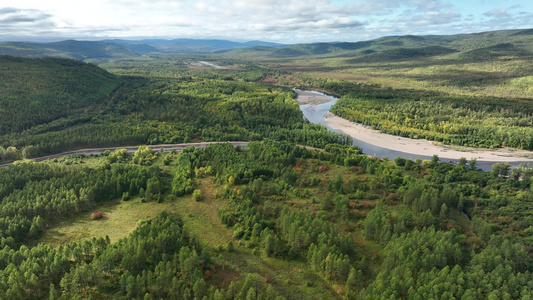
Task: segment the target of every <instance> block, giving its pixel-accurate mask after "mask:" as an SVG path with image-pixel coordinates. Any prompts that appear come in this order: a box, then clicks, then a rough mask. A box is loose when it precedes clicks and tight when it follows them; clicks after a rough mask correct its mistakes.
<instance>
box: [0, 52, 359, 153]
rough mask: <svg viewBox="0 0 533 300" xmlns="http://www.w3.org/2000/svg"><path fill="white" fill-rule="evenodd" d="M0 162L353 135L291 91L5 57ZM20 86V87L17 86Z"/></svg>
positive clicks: (204, 76)
mask: <svg viewBox="0 0 533 300" xmlns="http://www.w3.org/2000/svg"><path fill="white" fill-rule="evenodd" d="M3 59H4V60H5V61H6V62H8V63H7V64H6V66H5V67H4V69H3V70H4V71H3V73H4V74H5V75H4V77H5V79H6V82H7V83H6V85H5V86H4V89H3V93H4V94H5V95H6V97H5V98H3V100H2V101H3V102H4V103H5V105H4V106H2V109H3V110H2V120H1V121H0V122H2V131H1V132H0V136H1V137H2V139H1V140H0V147H1V148H0V155H1V156H0V160H2V159H3V160H6V161H7V160H13V159H18V158H22V157H35V156H42V155H46V154H52V153H57V152H62V151H65V150H71V149H76V148H78V149H79V148H86V147H105V146H120V145H124V146H126V145H139V144H160V143H184V142H191V141H228V140H262V139H266V138H268V139H273V140H288V141H292V142H295V143H300V144H305V145H310V146H319V147H323V146H325V145H326V144H328V143H349V142H350V138H349V137H347V136H344V135H340V134H337V133H332V132H329V131H327V129H326V128H325V127H322V126H319V125H316V124H310V123H309V122H307V121H306V120H304V118H303V116H302V113H301V111H300V109H299V107H298V104H297V102H296V100H295V99H294V92H293V91H292V90H290V89H288V88H282V87H273V86H270V85H264V84H258V83H249V82H240V81H234V80H232V78H231V77H230V78H225V79H228V80H224V79H211V78H218V74H215V73H213V72H203V73H198V74H197V75H196V76H195V77H192V76H180V77H179V78H177V79H174V78H156V79H148V78H139V77H123V78H118V77H116V76H113V75H111V74H109V73H107V72H105V71H104V70H102V69H100V68H98V67H96V66H93V65H88V64H84V63H80V62H76V61H72V60H65V59H51V58H45V59H22V58H12V57H4V58H3ZM19 82H20V84H19Z"/></svg>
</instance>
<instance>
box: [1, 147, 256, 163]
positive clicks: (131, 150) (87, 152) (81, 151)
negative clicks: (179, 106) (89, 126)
mask: <svg viewBox="0 0 533 300" xmlns="http://www.w3.org/2000/svg"><path fill="white" fill-rule="evenodd" d="M220 143H229V144H232V145H233V146H234V147H237V146H241V147H244V146H247V145H248V142H244V141H237V142H200V143H184V144H162V145H146V147H148V148H150V149H153V150H163V152H169V151H172V150H176V151H177V150H183V149H184V148H187V147H190V146H193V147H195V148H205V147H207V146H209V145H211V144H220ZM116 149H126V150H127V151H128V153H134V152H135V151H137V149H139V146H117V147H106V148H89V149H79V150H72V151H66V152H61V153H57V154H53V155H47V156H41V157H34V158H30V159H31V160H33V161H43V160H47V159H54V158H59V157H63V156H68V155H72V154H85V155H91V154H102V153H104V152H105V151H106V150H110V151H114V150H116ZM12 164H13V162H9V163H5V164H1V165H0V168H4V167H8V166H10V165H12Z"/></svg>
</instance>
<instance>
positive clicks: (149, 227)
mask: <svg viewBox="0 0 533 300" xmlns="http://www.w3.org/2000/svg"><path fill="white" fill-rule="evenodd" d="M520 32H521V31H516V32H504V33H498V34H494V36H495V38H494V39H496V40H497V39H501V38H502V36H509V35H512V34H514V38H513V39H509V41H510V43H518V42H519V41H521V42H522V43H524V44H525V41H526V40H527V39H526V38H527V35H525V33H524V32H522V33H521V34H520V35H518V34H517V33H520ZM524 37H525V38H524ZM478 38H479V41H480V42H479V45H481V44H482V43H481V41H486V43H487V44H488V45H489V46H487V47H491V45H490V43H491V42H490V41H491V40H490V38H488V37H483V36H479V37H478ZM391 39H393V40H395V39H394V38H391ZM397 40H400V41H402V42H403V43H407V41H408V40H409V41H410V40H415V41H416V40H418V42H419V41H420V39H414V38H409V39H407V38H405V39H402V38H397V39H396V42H398V41H397ZM429 40H430V39H429V38H426V40H425V43H429V42H430V41H429ZM465 40H466V38H465ZM487 41H488V42H487ZM384 42H387V41H385V40H381V41H379V40H378V41H374V44H372V43H369V44H367V47H371V48H372V49H374V50H373V51H375V52H370V51H367V52H364V53H363V51H366V50H372V49H366V48H364V49H363V48H361V51H359V52H357V51H356V52H357V55H359V56H362V57H363V56H364V57H366V58H365V59H362V58H359V59H358V60H354V57H353V53H352V52H354V49H344V50H342V51H347V52H344V53H342V52H337V53H334V52H333V51H330V50H331V49H332V48H331V49H330V48H328V47H334V46H328V47H326V46H323V47H322V46H321V47H319V46H316V45H315V46H313V45H310V46H305V45H304V46H301V45H300V46H291V47H292V48H290V47H289V48H286V49H292V50H294V47H296V49H299V51H303V50H305V49H307V50H309V49H315V50H317V49H318V50H320V49H330V50H328V51H330V52H328V51H326V52H324V53H322V54H317V53H311V55H308V54H306V53H305V51H307V50H305V51H303V52H302V53H299V54H298V55H295V53H296V52H291V51H292V50H291V51H288V50H283V51H285V52H281V53H282V54H283V53H285V54H283V55H284V56H283V55H280V54H279V53H277V54H276V55H271V54H270V56H269V55H266V54H265V55H264V56H263V57H259V58H258V59H254V60H253V61H252V58H250V61H246V62H245V61H243V58H247V56H246V55H245V53H246V51H252V52H253V51H256V52H257V50H258V49H257V48H254V49H248V50H234V51H239V52H238V53H240V54H242V57H241V58H240V59H236V58H235V57H232V54H231V52H226V53H219V54H209V55H200V54H193V55H191V54H188V55H186V56H185V55H175V54H157V55H150V56H149V57H141V58H128V59H124V60H120V59H116V60H114V61H113V62H110V61H106V60H94V62H97V63H99V64H100V65H101V66H102V67H105V68H106V69H107V70H110V71H111V72H112V73H113V74H111V73H108V72H106V71H104V70H102V69H100V68H98V67H96V66H94V65H91V64H87V63H81V62H77V61H73V60H65V59H58V58H45V59H22V58H13V57H8V56H1V57H0V60H2V64H1V68H0V76H1V77H2V82H6V83H7V84H5V85H2V86H0V95H2V96H1V97H0V99H1V100H0V101H2V106H1V110H0V115H1V119H0V120H1V121H0V122H1V126H0V134H1V135H2V138H1V139H0V143H1V144H0V146H1V147H0V155H1V156H0V159H2V160H3V161H11V160H17V159H21V158H31V157H34V156H40V155H44V154H50V153H57V152H60V151H65V150H69V149H76V148H82V147H93V146H94V147H96V146H121V145H124V146H126V145H134V144H159V143H179V142H189V141H191V142H192V141H221V142H224V141H228V140H246V141H250V143H249V144H248V146H246V147H244V148H241V147H233V146H232V145H230V144H228V143H220V144H214V145H210V146H208V147H207V148H205V149H195V148H192V147H191V148H187V149H185V150H182V151H180V152H168V153H163V152H159V151H153V150H151V149H149V148H147V147H142V146H141V147H139V149H138V150H137V151H136V152H135V153H133V154H128V153H127V152H126V150H125V149H118V150H116V151H113V152H111V151H107V152H105V153H104V154H102V155H98V156H94V155H93V156H85V155H80V154H77V155H74V156H68V157H63V158H57V159H53V160H48V161H43V162H39V163H35V162H32V161H31V160H19V161H16V162H15V164H14V165H13V166H10V167H6V168H0V199H1V202H0V274H1V275H0V295H2V297H5V298H7V299H44V298H48V299H94V298H99V299H132V298H134V299H160V298H164V299H167V298H168V299H217V300H218V299H302V298H304V299H530V298H531V297H532V295H531V291H532V290H533V279H532V276H531V272H532V271H533V216H532V211H533V209H532V208H533V184H532V179H533V166H531V165H528V164H523V165H521V166H520V167H519V168H513V169H511V168H510V167H509V165H508V164H506V163H499V164H495V165H494V166H493V169H492V171H491V172H484V171H481V170H478V169H477V167H476V161H475V160H472V161H466V160H465V159H461V160H460V161H459V163H458V164H456V165H453V164H450V163H446V162H441V161H439V159H438V157H437V156H434V157H433V159H432V160H430V161H420V160H409V159H402V158H397V159H394V160H388V159H386V158H384V159H378V158H374V157H368V156H366V155H363V154H361V153H360V150H361V149H359V148H357V147H356V146H351V145H350V144H351V140H350V139H349V138H348V137H346V136H343V135H338V134H335V133H331V132H328V131H327V130H326V129H325V128H324V127H321V126H319V125H313V124H310V123H309V122H307V121H305V120H304V119H303V117H302V114H301V112H300V110H299V108H298V105H297V103H296V101H295V100H294V94H293V92H292V90H290V89H288V88H284V87H279V86H272V85H270V84H268V82H277V83H280V84H294V85H298V86H301V87H306V86H307V87H315V88H319V89H322V90H325V91H328V92H330V93H334V94H337V95H340V96H344V98H343V99H341V100H339V101H338V104H337V106H335V107H333V109H334V110H335V109H336V110H337V111H338V113H339V114H342V113H344V114H345V117H347V118H348V117H353V118H354V119H356V118H360V121H361V122H364V123H366V124H368V125H372V126H374V127H376V128H380V129H382V130H390V132H393V133H396V134H400V135H406V136H414V135H418V136H419V137H422V136H423V137H425V138H434V139H436V140H442V141H445V142H450V143H458V144H464V145H477V146H486V147H501V146H509V144H511V143H516V144H513V146H514V147H518V148H524V149H528V147H530V146H531V145H528V144H527V143H526V142H527V140H526V139H523V140H524V141H526V142H524V141H522V140H521V139H520V138H518V136H521V135H523V136H524V137H527V134H528V132H527V126H526V125H527V124H529V123H528V122H530V117H529V115H528V114H529V110H528V109H529V106H528V101H529V98H528V97H527V92H525V93H524V92H523V91H520V89H519V88H517V87H516V86H513V85H511V84H507V83H505V84H504V85H502V87H501V88H500V89H498V90H497V91H499V92H497V93H495V94H494V96H493V97H488V96H487V93H488V92H487V91H488V90H489V89H490V87H489V86H490V84H488V85H483V84H481V85H480V89H479V90H477V91H474V92H472V91H468V90H467V89H463V88H461V86H459V85H454V84H452V85H450V86H455V87H456V89H455V88H454V89H451V90H450V89H448V88H446V87H444V86H443V85H439V84H438V82H439V80H440V79H435V80H434V81H432V82H433V83H432V85H431V86H430V85H427V86H426V85H424V84H422V83H421V82H417V81H410V80H407V81H403V82H404V83H406V82H407V83H409V85H410V86H408V87H409V88H410V89H398V87H397V86H394V85H395V84H398V83H397V82H396V83H395V81H394V80H392V78H394V77H395V75H393V74H394V73H395V72H396V71H398V72H401V71H400V70H401V69H402V68H404V67H406V65H408V64H409V63H412V62H413V60H409V57H404V58H403V59H401V60H398V62H397V64H392V66H393V67H391V68H389V69H388V70H387V69H384V68H379V67H378V66H377V65H376V64H377V62H376V61H371V59H370V58H372V57H374V56H378V57H381V58H383V57H384V56H383V55H382V54H383V53H381V54H380V51H385V50H387V48H386V47H385V48H380V47H378V46H379V45H381V44H383V43H384ZM388 42H391V43H389V46H390V47H396V46H394V43H392V40H388ZM409 43H411V42H409ZM412 43H414V42H412ZM441 43H444V42H442V41H441ZM450 43H451V44H455V45H458V44H460V45H463V46H462V47H463V48H460V47H459V48H457V49H455V50H454V51H452V52H453V53H452V52H450V51H444V50H443V49H440V50H439V51H436V50H435V49H434V51H432V52H431V53H433V54H434V55H429V56H428V55H426V56H418V58H417V60H419V61H420V62H421V65H420V68H422V69H424V68H430V66H429V65H430V63H431V62H432V61H434V60H436V59H441V58H442V57H443V56H444V57H445V56H446V55H457V57H458V59H459V58H460V59H470V60H472V61H475V60H479V57H480V56H479V55H474V54H472V55H471V56H468V55H462V53H467V52H469V51H472V49H467V48H464V47H467V45H470V43H467V42H464V41H463V42H461V40H460V39H456V40H453V39H451V40H450ZM396 44H398V43H396ZM403 45H406V44H403ZM409 45H411V46H412V47H415V46H414V44H409ZM517 45H518V44H517ZM348 46H349V45H344V46H343V45H340V46H336V47H345V48H346V47H348ZM359 46H361V44H360V45H359ZM382 46H383V47H384V46H386V45H385V44H383V45H382ZM298 47H299V48H298ZM350 47H355V46H353V45H352V46H350ZM516 47H518V48H520V47H522V46H516ZM504 48H505V47H500V48H498V49H500V50H501V49H504ZM510 48H512V47H507V48H505V49H507V50H509V49H510ZM261 49H262V48H261ZM505 49H504V50H505ZM318 50H317V51H318ZM355 50H357V49H355ZM389 50H390V49H389ZM426 50H427V49H426ZM437 50H438V49H437ZM507 50H505V51H507ZM261 51H263V50H261ZM275 51H282V50H280V49H277V50H275ZM320 51H322V50H320ZM339 51H340V50H339ZM350 51H351V52H350ZM513 51H514V50H513ZM513 51H511V52H513ZM348 52H350V53H352V54H351V56H346V57H345V56H343V55H346V53H348ZM422 52H423V51H422ZM426 52H427V51H426ZM426 52H424V53H426ZM478 52H479V51H478ZM519 52H520V51H514V52H513V53H514V54H513V55H515V56H516V57H517V59H522V58H524V57H527V55H528V54H527V53H525V52H520V53H519ZM248 53H251V52H248ZM373 53H377V54H373ZM386 53H388V55H392V57H393V58H394V57H396V58H398V55H400V54H402V53H403V54H402V55H404V56H405V53H409V52H405V51H398V50H395V51H389V52H386ZM395 53H396V54H395ZM415 53H419V52H415ZM491 53H492V52H491ZM378 54H380V55H381V56H379V55H378ZM393 54H394V55H393ZM306 55H307V56H309V57H306ZM367 55H369V56H367ZM334 56H336V57H334ZM421 57H422V58H423V59H422V58H421ZM520 57H521V58H520ZM381 58H380V59H381ZM389 58H390V57H389ZM200 59H202V60H204V59H217V62H218V63H220V64H224V65H225V66H227V68H226V69H218V70H209V69H206V68H190V67H187V62H188V61H194V60H200ZM491 59H493V60H492V61H503V62H506V63H507V64H504V66H507V67H509V66H510V65H511V64H514V63H513V62H512V61H513V60H512V59H509V60H505V58H504V57H502V56H499V55H493V56H488V57H486V58H484V61H491ZM303 60H307V61H308V62H309V63H310V65H311V66H313V64H315V63H319V66H318V67H317V69H314V70H311V69H307V70H303V69H299V70H297V69H298V64H299V63H301V62H302V61H303ZM341 60H350V62H351V63H352V65H351V66H354V68H355V69H358V70H363V69H365V68H366V70H369V71H368V73H366V74H365V76H369V79H368V80H366V81H365V82H359V83H357V82H352V81H348V80H346V79H347V77H346V76H347V75H350V76H352V75H353V73H351V72H352V71H349V70H351V69H349V68H346V70H347V71H346V72H345V73H343V72H340V71H339V70H340V69H336V70H329V71H328V70H327V68H326V67H327V65H328V64H329V65H330V66H331V64H337V63H339V61H341ZM389 61H391V60H390V59H389ZM423 61H424V62H425V63H427V66H422V65H423V63H422V62H423ZM369 63H371V64H374V65H372V66H371V65H368V64H369ZM482 63H483V60H479V63H476V64H475V65H476V66H477V67H481V66H482ZM291 64H292V65H291ZM365 64H366V65H365ZM449 66H453V64H452V63H450V65H449ZM477 67H476V68H477ZM378 69H379V70H381V71H380V72H382V73H381V75H380V76H382V77H379V76H376V77H372V76H374V75H375V74H376V73H375V72H376V70H378ZM422 69H420V70H422ZM420 70H419V71H420ZM425 70H427V69H425ZM302 71H304V72H302ZM373 72H374V75H372V74H371V73H373ZM511 73H512V72H510V71H505V72H501V74H499V76H500V77H499V78H504V79H502V80H511V81H512V82H514V81H513V80H515V79H517V78H518V77H524V76H526V75H527V74H522V73H520V72H518V73H519V74H518V75H517V76H518V77H517V78H514V79H513V78H511V77H512V75H511ZM330 75H331V76H330ZM324 76H329V77H331V78H333V77H335V78H336V79H324V78H323V77H324ZM378 77H379V78H381V79H379V78H378ZM398 78H399V79H398V80H399V81H400V82H401V81H402V80H406V79H405V78H400V77H398ZM428 78H431V77H428ZM461 78H468V74H463V75H460V76H457V77H456V80H463V79H461ZM380 80H381V82H380ZM521 80H522V79H521ZM523 80H525V79H523ZM261 82H262V83H261ZM501 82H503V81H501ZM504 90H506V91H511V92H513V93H515V94H513V93H510V94H513V96H509V95H510V94H507V95H506V96H504V94H503V92H502V91H504ZM524 95H525V96H524ZM504 98H505V101H502V99H504ZM52 100H54V101H52ZM516 105H521V106H518V107H521V109H517V108H516V107H517V106H516ZM468 108H470V111H468ZM385 114H386V115H385ZM21 116H23V117H21ZM446 116H448V117H449V118H447V119H446V118H445V117H446ZM451 116H454V117H453V118H452V117H451ZM467 117H469V123H459V122H457V120H456V119H460V118H467ZM474 117H475V118H474ZM476 118H477V119H476ZM358 120H359V119H358ZM442 122H444V123H442ZM506 122H507V123H506ZM429 125H432V126H431V127H430V126H429ZM426 126H427V128H426ZM461 126H463V127H461ZM487 126H490V127H491V128H490V129H487ZM387 128H389V129H387ZM459 129H461V130H462V131H460V132H457V130H459ZM448 130H450V131H448ZM451 130H456V131H451ZM499 134H500V135H499ZM296 144H300V145H307V146H315V147H319V148H322V149H318V150H310V149H306V148H304V147H302V146H298V145H296ZM95 212H98V213H100V212H102V213H103V214H102V218H100V219H97V220H91V218H90V216H91V215H94V213H95ZM0 298H1V297H0Z"/></svg>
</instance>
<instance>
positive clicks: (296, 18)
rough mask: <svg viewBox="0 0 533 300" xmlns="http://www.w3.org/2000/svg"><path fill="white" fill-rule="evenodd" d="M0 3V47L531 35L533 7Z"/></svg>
mask: <svg viewBox="0 0 533 300" xmlns="http://www.w3.org/2000/svg"><path fill="white" fill-rule="evenodd" d="M6 2H7V1H4V0H0V40H2V41H45V40H62V39H72V38H73V39H82V40H95V39H106V38H129V39H137V38H148V37H150V38H153V37H157V38H169V39H171V38H221V39H229V40H234V41H249V40H263V41H273V42H281V43H311V42H330V41H350V42H353V41H361V40H369V39H373V38H378V37H382V36H390V35H407V34H413V35H428V34H446V35H447V34H457V33H471V32H482V31H491V30H500V29H523V28H533V1H531V0H508V1H501V0H462V1H456V0H453V1H450V0H448V1H447V0H379V1H378V0H366V1H361V0H356V1H348V0H91V1H86V0H84V1H78V0H72V1H66V0H47V1H42V0H17V1H9V3H6Z"/></svg>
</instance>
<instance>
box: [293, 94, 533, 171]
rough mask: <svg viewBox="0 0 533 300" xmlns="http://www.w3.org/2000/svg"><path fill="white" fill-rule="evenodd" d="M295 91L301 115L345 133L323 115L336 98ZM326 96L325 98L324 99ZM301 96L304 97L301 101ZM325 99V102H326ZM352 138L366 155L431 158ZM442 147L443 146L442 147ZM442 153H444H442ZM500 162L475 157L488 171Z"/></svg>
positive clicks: (512, 163) (453, 160)
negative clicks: (330, 124) (331, 124)
mask: <svg viewBox="0 0 533 300" xmlns="http://www.w3.org/2000/svg"><path fill="white" fill-rule="evenodd" d="M295 92H296V93H297V94H298V98H299V103H300V109H301V110H302V113H303V115H304V116H305V117H306V118H307V119H308V120H309V121H310V122H312V123H316V124H321V125H324V126H326V127H327V128H328V130H330V131H333V132H338V133H343V134H346V133H345V132H342V131H341V130H338V129H334V128H331V127H330V126H329V125H328V124H327V123H326V122H325V117H326V116H327V115H328V113H329V110H330V108H331V107H332V106H333V105H334V104H335V103H336V102H337V100H338V98H336V97H334V96H331V95H327V94H324V93H321V92H318V91H301V90H296V89H295ZM313 95H316V98H317V99H320V101H314V100H316V99H313V98H315V96H313ZM325 97H327V99H325ZM301 98H304V100H303V101H302V100H301ZM326 101H327V102H326ZM350 136H351V137H352V139H353V144H354V145H357V146H359V147H361V148H363V151H364V153H365V154H368V155H371V156H373V155H375V156H376V157H380V158H382V157H388V158H389V159H395V158H396V157H402V158H408V159H416V158H420V159H422V160H429V159H431V157H432V155H431V156H428V155H420V154H414V153H409V152H402V151H397V150H394V149H392V148H387V147H382V146H378V145H375V144H371V143H368V142H365V141H363V140H361V139H358V137H357V136H355V135H350ZM443 149H444V148H443ZM440 151H446V150H440ZM443 153H444V155H443ZM435 154H437V155H438V156H439V158H440V159H441V160H442V161H450V162H454V163H455V162H457V161H458V159H456V158H446V152H442V153H435ZM468 155H469V154H468V153H465V157H468ZM505 161H506V162H509V163H510V164H511V166H513V167H517V166H518V165H519V164H520V163H522V162H524V161H533V160H528V159H520V158H517V159H516V161H512V159H511V160H509V159H508V160H505ZM497 162H501V161H500V160H494V161H490V160H482V159H477V165H478V167H479V168H480V169H482V170H485V171H488V170H491V168H492V165H493V164H494V163H497Z"/></svg>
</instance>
